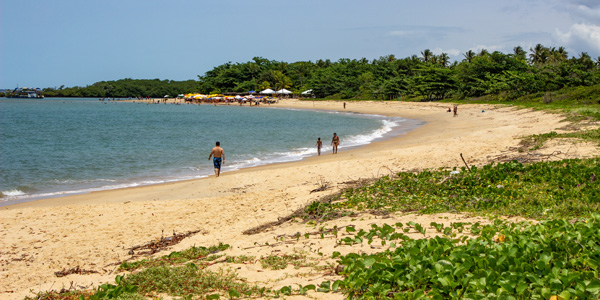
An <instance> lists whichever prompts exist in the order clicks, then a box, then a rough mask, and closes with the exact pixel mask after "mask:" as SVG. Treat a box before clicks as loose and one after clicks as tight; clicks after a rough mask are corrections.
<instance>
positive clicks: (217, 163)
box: [213, 157, 222, 170]
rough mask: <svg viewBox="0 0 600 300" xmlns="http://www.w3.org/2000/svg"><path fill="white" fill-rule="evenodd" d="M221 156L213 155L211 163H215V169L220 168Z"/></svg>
mask: <svg viewBox="0 0 600 300" xmlns="http://www.w3.org/2000/svg"><path fill="white" fill-rule="evenodd" d="M221 161H222V160H221V158H220V157H213V164H214V165H215V169H219V170H221Z"/></svg>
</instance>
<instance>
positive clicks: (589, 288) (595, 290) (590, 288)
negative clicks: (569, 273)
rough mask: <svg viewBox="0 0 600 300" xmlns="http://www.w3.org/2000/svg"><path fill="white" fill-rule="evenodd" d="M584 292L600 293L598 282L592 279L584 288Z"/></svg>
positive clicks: (599, 283) (599, 281)
mask: <svg viewBox="0 0 600 300" xmlns="http://www.w3.org/2000/svg"><path fill="white" fill-rule="evenodd" d="M585 290H586V291H588V292H590V293H598V292H600V280H598V279H593V280H592V281H590V283H589V284H588V285H587V286H586V287H585Z"/></svg>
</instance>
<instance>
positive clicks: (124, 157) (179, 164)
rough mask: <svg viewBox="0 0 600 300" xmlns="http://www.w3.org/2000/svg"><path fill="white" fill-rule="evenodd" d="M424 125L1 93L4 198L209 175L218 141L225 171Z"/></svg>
mask: <svg viewBox="0 0 600 300" xmlns="http://www.w3.org/2000/svg"><path fill="white" fill-rule="evenodd" d="M418 125H419V122H416V121H411V120H405V119H402V118H389V117H383V116H374V115H361V114H352V113H336V112H323V111H310V110H291V109H278V108H269V107H266V106H261V107H248V106H243V107H240V106H237V105H231V106H216V107H215V106H211V105H200V106H199V105H191V104H190V105H186V104H184V105H174V104H146V103H132V102H111V101H108V102H101V101H98V100H97V99H73V98H68V99H67V98H65V99H60V98H58V99H57V98H50V99H43V100H28V99H0V138H1V139H0V191H1V193H2V194H1V198H0V205H3V204H9V203H12V202H15V201H28V200H34V199H39V198H44V197H56V196H61V195H69V194H76V193H86V192H91V191H96V190H106V189H115V188H122V187H131V186H138V185H148V184H155V183H163V182H169V181H178V180H186V179H193V178H201V177H206V176H209V175H211V174H213V168H212V163H211V162H209V161H208V155H209V153H210V150H211V149H212V147H213V146H214V143H215V141H220V142H221V145H222V147H223V148H224V149H225V154H226V158H227V164H226V165H224V167H223V172H227V171H232V170H237V169H241V168H247V167H252V166H258V165H264V164H269V163H278V162H288V161H295V160H300V159H302V158H305V157H307V156H313V155H316V148H315V147H314V145H315V143H316V139H317V137H321V139H322V140H323V141H324V143H323V144H324V148H323V151H324V152H325V153H327V154H328V153H329V152H328V151H330V150H331V148H330V146H329V143H330V142H331V137H332V135H333V132H337V133H338V135H339V136H340V138H341V141H342V144H341V146H340V148H339V150H340V151H344V149H349V148H351V147H357V146H361V145H366V144H368V143H370V142H372V141H374V140H376V139H380V138H385V137H386V136H389V135H390V134H401V133H403V132H406V131H408V130H410V129H412V128H415V127H416V126H418Z"/></svg>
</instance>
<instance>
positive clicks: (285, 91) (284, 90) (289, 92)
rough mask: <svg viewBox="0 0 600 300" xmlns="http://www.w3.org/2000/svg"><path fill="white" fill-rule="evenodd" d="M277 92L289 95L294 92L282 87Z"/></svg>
mask: <svg viewBox="0 0 600 300" xmlns="http://www.w3.org/2000/svg"><path fill="white" fill-rule="evenodd" d="M275 93H276V94H284V95H289V94H291V93H292V92H291V91H288V90H286V89H280V90H279V91H277V92H275Z"/></svg>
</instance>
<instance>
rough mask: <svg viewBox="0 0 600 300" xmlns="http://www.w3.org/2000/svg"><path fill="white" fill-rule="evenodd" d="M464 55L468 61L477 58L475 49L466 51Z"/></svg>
mask: <svg viewBox="0 0 600 300" xmlns="http://www.w3.org/2000/svg"><path fill="white" fill-rule="evenodd" d="M463 56H464V57H465V59H466V60H467V61H468V62H471V60H473V58H475V56H476V54H475V52H473V50H469V51H467V52H465V54H463Z"/></svg>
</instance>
